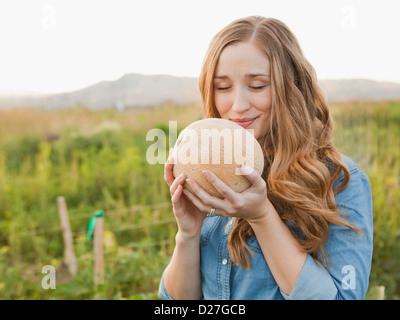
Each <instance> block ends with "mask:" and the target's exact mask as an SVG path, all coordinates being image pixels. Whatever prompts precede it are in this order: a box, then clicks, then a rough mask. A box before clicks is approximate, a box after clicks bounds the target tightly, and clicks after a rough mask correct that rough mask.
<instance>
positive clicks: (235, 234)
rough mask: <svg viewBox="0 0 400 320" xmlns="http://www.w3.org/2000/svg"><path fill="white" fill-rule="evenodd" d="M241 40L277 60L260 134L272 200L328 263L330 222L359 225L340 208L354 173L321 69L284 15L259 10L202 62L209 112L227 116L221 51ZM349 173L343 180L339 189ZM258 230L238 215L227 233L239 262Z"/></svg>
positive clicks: (217, 40)
mask: <svg viewBox="0 0 400 320" xmlns="http://www.w3.org/2000/svg"><path fill="white" fill-rule="evenodd" d="M237 42H251V43H253V44H255V45H257V46H258V47H259V48H260V49H261V50H262V51H263V52H265V54H266V56H267V57H268V59H269V61H270V66H271V88H272V108H271V112H270V117H269V123H268V124H266V125H267V126H268V127H269V130H268V132H267V134H266V136H265V137H262V138H259V142H260V144H261V147H262V149H263V152H264V159H265V166H264V172H263V174H262V177H263V179H264V180H265V181H266V183H267V193H268V199H269V200H270V201H271V203H272V204H273V205H274V207H275V209H276V211H277V212H278V213H279V215H280V217H281V219H282V220H283V221H292V222H294V223H295V225H296V228H298V231H300V234H301V236H297V240H298V242H299V243H300V245H301V246H302V248H304V250H305V251H306V252H307V253H309V254H310V255H311V256H312V257H314V258H315V259H316V260H317V262H319V263H320V264H321V265H326V264H325V263H327V264H328V265H329V257H328V256H327V254H326V251H325V249H324V242H325V240H326V238H327V236H328V232H329V225H330V224H335V225H341V226H345V227H348V228H351V229H352V230H354V231H359V230H358V229H357V228H356V227H354V226H353V225H352V224H351V223H349V222H348V221H347V220H346V219H344V218H342V217H341V214H343V212H341V211H339V210H338V208H337V207H336V203H335V198H334V197H335V195H336V194H337V193H339V192H341V191H343V190H344V189H345V188H346V186H347V185H348V183H349V179H350V174H349V170H348V168H347V166H346V165H345V163H344V162H343V160H342V157H341V155H340V153H339V152H338V151H337V150H336V149H335V148H334V147H333V145H332V141H331V140H332V130H333V123H332V119H331V116H330V114H329V109H328V105H327V102H326V99H325V96H324V94H323V92H322V91H321V89H320V87H319V85H318V80H317V76H316V74H315V71H314V69H313V67H312V66H311V64H310V63H309V62H308V61H307V60H306V58H305V57H304V54H303V52H302V50H301V48H300V45H299V43H298V41H297V39H296V37H295V36H294V35H293V33H292V32H291V31H290V30H289V28H288V27H287V26H286V25H285V24H284V23H282V22H281V21H279V20H276V19H272V18H264V17H259V16H251V17H247V18H242V19H238V20H235V21H233V22H232V23H231V24H229V25H228V26H226V27H225V28H224V29H222V30H221V31H220V32H219V33H217V34H216V35H215V36H214V38H213V39H212V41H211V43H210V46H209V48H208V51H207V53H206V56H205V59H204V61H203V67H202V70H201V74H200V77H199V87H200V92H201V96H202V100H203V112H204V116H205V117H207V118H220V117H221V116H220V115H219V113H218V111H217V108H216V106H215V102H214V87H213V83H214V76H215V70H216V67H217V64H218V60H219V57H220V55H221V52H222V50H223V49H224V48H225V47H226V46H228V45H231V44H234V43H237ZM342 172H343V174H344V178H343V181H342V183H341V184H340V185H339V186H337V187H336V188H335V189H334V188H333V185H334V182H335V181H336V180H337V179H338V178H339V176H340V175H341V173H342ZM293 234H294V235H295V233H293ZM253 235H254V232H253V230H252V228H251V227H250V225H249V223H248V222H247V221H246V220H245V219H243V218H239V219H237V220H236V223H235V225H234V227H233V229H232V232H231V234H230V236H229V239H228V250H229V254H230V256H231V259H232V261H233V262H234V263H235V264H237V265H242V266H243V267H245V268H250V266H251V260H250V257H249V253H252V251H251V250H250V248H249V246H248V245H247V243H246V239H247V238H249V237H251V236H253ZM324 262H325V263H324Z"/></svg>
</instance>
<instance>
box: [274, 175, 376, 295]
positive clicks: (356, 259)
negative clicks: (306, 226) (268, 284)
mask: <svg viewBox="0 0 400 320" xmlns="http://www.w3.org/2000/svg"><path fill="white" fill-rule="evenodd" d="M336 205H337V207H338V208H339V209H340V210H342V211H344V212H346V214H347V215H345V216H343V217H344V218H345V219H348V220H349V221H350V222H351V223H352V224H353V225H355V226H356V227H358V228H360V229H362V230H363V233H358V234H356V233H355V232H354V231H352V230H351V229H349V228H345V227H342V226H338V225H332V226H331V227H330V229H329V235H328V238H327V240H326V242H325V244H324V246H325V250H326V251H327V254H328V256H329V260H330V266H327V267H326V268H324V267H322V266H320V265H319V264H318V263H316V262H315V261H314V259H313V258H312V257H311V256H310V255H308V257H307V259H306V262H305V263H304V266H303V268H302V270H301V272H300V275H299V277H298V278H297V281H296V283H295V285H294V287H293V289H292V291H291V292H290V295H287V294H285V293H284V292H283V291H282V290H281V294H282V296H283V298H284V299H287V300H309V299H318V300H327V299H329V300H342V299H346V300H347V299H352V300H361V299H364V298H365V295H366V293H367V290H368V284H369V275H370V271H371V261H372V250H373V243H372V237H373V223H372V195H371V187H370V184H369V181H368V178H367V176H366V175H365V173H364V172H363V171H361V170H360V169H358V168H356V169H354V170H353V171H351V177H350V183H349V185H348V186H347V188H346V189H345V190H344V191H342V192H341V193H339V194H338V195H337V196H336Z"/></svg>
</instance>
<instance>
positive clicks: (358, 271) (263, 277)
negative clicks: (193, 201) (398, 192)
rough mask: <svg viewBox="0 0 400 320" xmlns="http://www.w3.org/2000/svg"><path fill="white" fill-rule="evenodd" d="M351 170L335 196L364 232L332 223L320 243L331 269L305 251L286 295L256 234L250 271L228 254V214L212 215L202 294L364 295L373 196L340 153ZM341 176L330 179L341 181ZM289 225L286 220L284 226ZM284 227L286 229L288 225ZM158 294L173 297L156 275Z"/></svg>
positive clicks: (204, 244)
mask: <svg viewBox="0 0 400 320" xmlns="http://www.w3.org/2000/svg"><path fill="white" fill-rule="evenodd" d="M343 159H344V161H345V163H346V164H347V166H348V168H349V170H350V182H349V184H348V186H347V187H346V189H345V190H343V191H342V192H341V193H339V194H337V195H336V197H335V199H336V205H337V207H338V208H339V209H340V210H343V211H345V212H346V213H347V215H345V216H343V217H344V218H345V219H348V220H349V221H350V222H351V223H352V224H353V225H355V226H357V227H358V228H360V229H362V230H364V231H365V234H363V233H359V234H355V233H354V232H353V231H352V230H351V229H348V228H345V227H342V226H338V225H331V226H330V228H329V234H328V238H327V240H326V242H325V244H324V247H325V250H326V252H327V254H328V256H329V260H330V268H324V267H322V266H320V265H319V264H317V263H316V262H315V260H314V259H313V258H312V257H311V256H310V255H308V256H307V259H306V261H305V263H304V265H303V267H302V270H301V272H300V275H299V277H298V278H297V281H296V283H295V285H294V287H293V289H292V291H291V292H290V295H287V294H285V293H284V292H283V291H282V290H281V289H280V288H279V286H278V284H277V283H276V281H275V279H274V277H273V275H272V273H271V271H270V269H269V267H268V264H267V262H266V260H265V258H264V256H263V252H262V251H261V248H260V245H259V243H258V241H257V239H256V237H252V238H250V239H248V244H249V246H250V248H251V249H252V250H253V252H254V255H253V256H250V258H251V268H250V269H249V270H247V269H245V268H243V267H241V266H238V265H234V264H233V263H232V260H231V259H230V257H229V253H228V246H227V240H228V237H229V233H230V231H231V229H232V226H233V221H234V220H232V218H230V217H220V216H212V217H208V218H206V219H205V220H204V223H203V227H202V230H201V236H200V249H201V250H200V255H201V283H202V291H203V298H204V299H206V300H208V299H213V300H217V299H218V300H228V299H231V300H238V299H242V300H256V299H262V300H282V299H285V300H306V299H307V300H308V299H318V300H325V299H327V300H332V299H364V298H365V295H366V293H367V289H368V283H369V274H370V270H371V260H372V237H373V224H372V195H371V188H370V184H369V181H368V178H367V176H366V175H365V173H364V172H363V171H362V170H360V169H359V168H358V167H357V165H356V164H355V163H354V162H353V161H352V160H351V159H350V158H348V157H345V156H343ZM341 179H343V174H342V176H341V177H340V178H339V179H338V181H336V182H335V185H336V184H338V183H341ZM287 225H288V224H287ZM288 227H290V226H289V225H288ZM159 296H160V297H161V298H163V299H172V297H171V296H170V295H169V294H168V292H167V291H166V289H165V286H164V274H163V275H162V277H161V281H160V286H159Z"/></svg>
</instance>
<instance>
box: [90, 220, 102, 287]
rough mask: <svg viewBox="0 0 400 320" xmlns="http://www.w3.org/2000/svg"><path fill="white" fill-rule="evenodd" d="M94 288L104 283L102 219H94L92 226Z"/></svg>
mask: <svg viewBox="0 0 400 320" xmlns="http://www.w3.org/2000/svg"><path fill="white" fill-rule="evenodd" d="M93 234H94V239H93V240H94V286H95V288H97V286H98V285H100V284H103V283H104V254H103V218H102V217H100V218H96V224H95V226H94V233H93Z"/></svg>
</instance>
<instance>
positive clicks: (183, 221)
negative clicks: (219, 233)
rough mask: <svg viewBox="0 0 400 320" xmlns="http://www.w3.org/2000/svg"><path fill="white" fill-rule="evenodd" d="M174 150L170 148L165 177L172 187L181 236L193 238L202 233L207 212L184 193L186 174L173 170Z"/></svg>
mask: <svg viewBox="0 0 400 320" xmlns="http://www.w3.org/2000/svg"><path fill="white" fill-rule="evenodd" d="M172 150H173V149H171V150H170V153H169V157H168V161H167V162H166V164H165V167H164V179H165V181H166V182H167V184H168V185H169V187H170V189H169V190H170V193H171V196H172V199H171V201H172V207H173V211H174V215H175V219H176V221H177V223H178V228H179V231H178V233H179V235H180V237H183V238H193V237H195V236H199V235H200V232H201V227H202V225H203V221H204V219H205V218H206V213H204V212H203V211H201V210H199V209H198V208H197V207H196V206H195V205H194V204H193V203H192V202H191V201H190V200H188V199H187V197H186V196H185V195H184V194H183V184H184V183H185V181H186V176H185V175H184V174H183V173H182V174H181V175H179V176H178V177H175V176H174V173H173V171H172V169H173V167H174V159H173V157H172Z"/></svg>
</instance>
